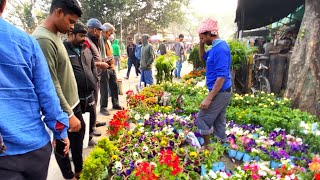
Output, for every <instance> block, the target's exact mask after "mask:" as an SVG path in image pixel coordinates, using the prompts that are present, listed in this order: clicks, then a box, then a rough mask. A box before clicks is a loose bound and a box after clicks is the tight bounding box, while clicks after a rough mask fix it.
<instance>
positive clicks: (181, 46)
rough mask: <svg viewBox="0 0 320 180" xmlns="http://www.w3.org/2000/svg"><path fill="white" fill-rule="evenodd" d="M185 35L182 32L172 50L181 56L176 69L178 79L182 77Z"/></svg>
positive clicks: (175, 73)
mask: <svg viewBox="0 0 320 180" xmlns="http://www.w3.org/2000/svg"><path fill="white" fill-rule="evenodd" d="M183 39H184V35H183V34H180V35H179V38H178V39H177V41H178V42H176V43H175V45H174V46H173V48H172V50H173V51H174V52H175V54H176V56H179V59H178V60H177V61H176V69H175V70H174V76H175V77H176V78H178V79H180V78H181V69H182V63H183V60H184V59H183V58H184V50H185V47H184V44H183V42H182V41H183Z"/></svg>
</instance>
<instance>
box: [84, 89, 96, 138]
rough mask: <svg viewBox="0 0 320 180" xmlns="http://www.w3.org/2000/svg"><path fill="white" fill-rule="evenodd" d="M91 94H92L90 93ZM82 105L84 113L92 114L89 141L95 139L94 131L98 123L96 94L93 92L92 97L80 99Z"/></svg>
mask: <svg viewBox="0 0 320 180" xmlns="http://www.w3.org/2000/svg"><path fill="white" fill-rule="evenodd" d="M88 94H90V93H88ZM80 105H81V110H82V113H83V114H84V113H86V112H89V113H90V125H89V141H90V140H91V139H92V137H93V130H94V128H95V127H96V121H97V111H96V107H97V104H96V100H95V92H91V95H89V96H87V97H84V98H82V97H80Z"/></svg>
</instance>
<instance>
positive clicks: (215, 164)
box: [212, 162, 219, 172]
mask: <svg viewBox="0 0 320 180" xmlns="http://www.w3.org/2000/svg"><path fill="white" fill-rule="evenodd" d="M212 171H213V172H217V171H219V163H217V162H216V163H213V164H212Z"/></svg>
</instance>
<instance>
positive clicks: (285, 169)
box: [275, 165, 302, 180]
mask: <svg viewBox="0 0 320 180" xmlns="http://www.w3.org/2000/svg"><path fill="white" fill-rule="evenodd" d="M301 171H302V170H301V168H300V167H298V166H294V167H291V166H290V165H283V166H282V167H280V168H278V169H276V170H275V173H276V176H277V178H281V179H282V178H284V179H291V180H298V177H297V176H296V174H298V173H300V172H301Z"/></svg>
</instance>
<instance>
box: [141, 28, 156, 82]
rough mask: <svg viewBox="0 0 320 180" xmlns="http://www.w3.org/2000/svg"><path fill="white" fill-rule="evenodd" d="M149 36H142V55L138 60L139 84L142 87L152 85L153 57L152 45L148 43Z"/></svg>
mask: <svg viewBox="0 0 320 180" xmlns="http://www.w3.org/2000/svg"><path fill="white" fill-rule="evenodd" d="M149 39H150V36H149V35H148V34H144V35H142V44H143V45H142V54H141V60H140V69H141V79H140V84H141V83H144V85H145V86H146V85H148V84H149V85H151V84H153V77H152V63H153V61H154V58H155V55H154V50H153V47H152V45H151V44H150V43H149Z"/></svg>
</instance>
